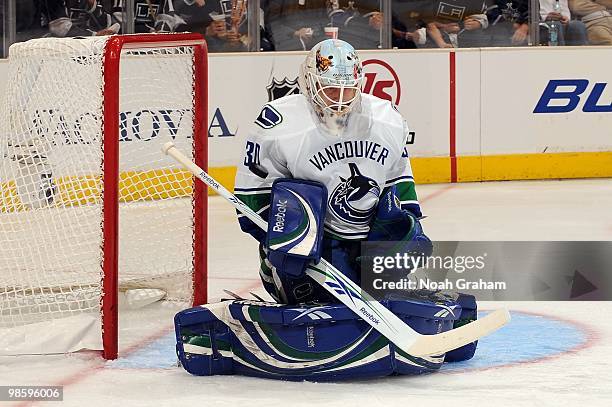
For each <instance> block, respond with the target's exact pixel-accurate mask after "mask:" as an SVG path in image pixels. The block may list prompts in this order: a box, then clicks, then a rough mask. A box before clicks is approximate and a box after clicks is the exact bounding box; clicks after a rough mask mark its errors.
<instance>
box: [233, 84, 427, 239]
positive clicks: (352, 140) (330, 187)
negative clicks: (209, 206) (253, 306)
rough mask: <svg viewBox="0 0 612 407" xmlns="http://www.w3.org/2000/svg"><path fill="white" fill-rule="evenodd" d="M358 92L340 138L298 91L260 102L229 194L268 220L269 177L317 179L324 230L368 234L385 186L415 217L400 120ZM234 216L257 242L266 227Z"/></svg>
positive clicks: (386, 107)
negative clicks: (322, 192)
mask: <svg viewBox="0 0 612 407" xmlns="http://www.w3.org/2000/svg"><path fill="white" fill-rule="evenodd" d="M361 98H362V100H361V106H360V107H359V108H358V109H355V110H354V111H352V112H351V113H350V117H349V120H348V122H347V123H346V126H345V128H344V131H343V132H342V133H341V135H340V136H335V135H331V134H330V133H328V132H326V131H325V129H324V128H323V127H322V125H321V124H320V122H319V120H318V118H317V116H316V115H315V112H314V111H313V109H312V108H311V107H310V105H309V102H308V100H307V99H306V98H305V97H304V96H303V95H301V94H296V95H289V96H286V97H283V98H281V99H278V100H275V101H273V102H270V103H268V104H266V105H265V106H264V107H263V109H262V111H261V112H260V114H259V116H258V117H257V119H256V120H255V126H254V127H255V131H253V132H251V133H250V134H249V135H248V137H247V141H246V148H245V151H244V155H243V158H242V161H241V162H240V164H239V166H238V173H237V175H236V183H235V190H234V192H235V194H236V196H237V197H238V198H239V199H240V200H242V201H243V202H244V203H246V204H247V205H248V206H249V207H250V208H251V209H252V210H254V211H255V212H258V213H259V214H260V215H261V216H262V217H263V218H264V219H267V215H268V208H269V205H270V190H271V187H272V183H273V182H274V180H275V179H277V178H295V179H305V180H311V181H318V182H321V183H323V184H324V185H325V186H326V188H327V191H328V203H327V214H326V217H325V233H326V235H331V236H333V237H334V238H336V239H340V240H345V239H350V240H356V239H365V238H366V237H367V234H368V231H369V224H370V220H371V219H372V217H373V215H374V213H375V211H376V205H377V204H378V198H379V196H381V195H382V194H383V193H384V192H385V188H388V187H390V186H392V185H397V187H396V188H397V194H398V197H399V199H400V201H401V204H402V208H403V209H407V210H409V211H411V212H412V213H413V214H414V215H415V216H417V217H421V210H420V207H419V204H418V201H417V196H416V191H415V185H414V179H413V176H412V169H411V167H410V161H409V158H408V150H407V148H406V142H407V136H408V127H407V125H406V123H405V121H404V120H403V118H402V116H401V115H400V114H399V113H398V111H397V110H396V109H395V107H394V106H393V105H392V104H391V103H390V102H389V101H386V100H383V99H379V98H377V97H375V96H371V95H368V94H362V95H361ZM239 221H240V225H241V228H242V229H243V230H244V231H245V232H247V233H250V234H252V235H253V236H254V237H255V238H256V239H258V240H259V241H262V239H263V237H264V236H265V232H263V231H261V230H259V228H258V227H257V226H255V225H254V224H253V223H252V222H250V221H249V220H248V219H247V218H246V217H244V216H242V215H239Z"/></svg>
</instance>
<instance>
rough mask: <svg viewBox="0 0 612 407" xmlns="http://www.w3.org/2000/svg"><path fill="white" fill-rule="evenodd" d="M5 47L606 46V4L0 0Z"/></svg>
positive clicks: (609, 8)
mask: <svg viewBox="0 0 612 407" xmlns="http://www.w3.org/2000/svg"><path fill="white" fill-rule="evenodd" d="M0 2H2V7H1V9H0V12H1V13H2V15H1V19H0V21H1V23H2V26H1V27H0V33H1V34H2V44H1V50H0V51H2V55H4V56H6V54H7V50H8V46H9V45H10V44H11V43H13V42H16V41H24V40H27V39H31V38H38V37H73V36H88V35H108V34H117V33H148V32H181V31H194V32H200V33H202V34H203V35H204V36H205V37H206V40H207V42H208V46H209V50H210V51H211V52H237V51H244V52H246V51H290V50H308V49H310V47H312V45H314V44H316V43H317V42H319V41H321V40H323V39H325V38H330V37H332V38H333V37H337V38H340V39H343V40H346V41H348V42H350V43H351V44H352V45H354V46H355V48H358V49H380V48H398V49H405V48H454V47H462V48H464V47H503V46H525V45H545V46H546V45H612V0H441V1H436V0H0Z"/></svg>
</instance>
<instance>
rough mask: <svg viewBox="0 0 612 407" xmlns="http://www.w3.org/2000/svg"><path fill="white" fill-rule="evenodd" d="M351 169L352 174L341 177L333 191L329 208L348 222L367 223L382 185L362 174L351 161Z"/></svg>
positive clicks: (354, 223)
mask: <svg viewBox="0 0 612 407" xmlns="http://www.w3.org/2000/svg"><path fill="white" fill-rule="evenodd" d="M349 169H350V170H351V175H350V176H349V177H348V178H346V179H345V178H343V177H340V181H341V182H340V184H339V185H338V186H337V187H336V188H335V189H334V191H333V192H332V194H331V198H330V200H329V209H330V210H331V211H332V212H333V213H334V214H335V215H336V216H338V217H339V218H341V219H343V220H344V221H346V222H347V223H350V224H353V225H367V224H368V223H369V222H370V218H371V217H372V214H373V213H374V210H375V209H376V203H377V202H378V195H379V194H380V187H379V186H378V184H377V183H376V181H374V180H373V179H372V178H368V177H366V176H364V175H362V174H361V173H360V172H359V168H358V167H357V165H356V164H355V163H349Z"/></svg>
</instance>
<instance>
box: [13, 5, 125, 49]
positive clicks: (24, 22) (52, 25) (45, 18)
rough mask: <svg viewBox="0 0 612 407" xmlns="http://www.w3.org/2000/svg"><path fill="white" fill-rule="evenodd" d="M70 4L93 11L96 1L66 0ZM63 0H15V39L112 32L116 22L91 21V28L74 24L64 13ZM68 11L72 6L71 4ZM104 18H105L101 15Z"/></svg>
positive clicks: (66, 8) (65, 8)
mask: <svg viewBox="0 0 612 407" xmlns="http://www.w3.org/2000/svg"><path fill="white" fill-rule="evenodd" d="M68 1H69V3H68V4H70V5H71V6H72V5H74V6H75V8H80V9H82V10H83V11H84V12H86V11H85V10H96V9H97V3H96V0H76V1H75V0H68ZM68 4H67V2H66V1H65V0H21V1H18V2H16V6H17V7H16V16H17V21H16V25H17V41H26V40H28V39H31V38H39V37H47V36H53V37H74V36H85V35H106V34H114V33H116V32H117V31H118V30H119V28H120V27H119V25H118V24H114V23H113V24H114V25H113V24H111V25H110V26H106V24H100V25H99V26H98V24H95V25H94V26H92V27H89V26H85V27H82V26H79V24H74V22H73V21H72V19H71V18H70V15H69V13H68V7H67V6H68ZM71 10H72V7H71ZM103 20H104V21H107V20H106V18H103Z"/></svg>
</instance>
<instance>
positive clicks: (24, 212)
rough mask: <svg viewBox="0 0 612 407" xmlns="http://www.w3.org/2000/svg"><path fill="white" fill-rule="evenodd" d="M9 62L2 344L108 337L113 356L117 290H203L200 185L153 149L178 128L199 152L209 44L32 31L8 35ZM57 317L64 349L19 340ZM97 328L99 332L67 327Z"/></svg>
mask: <svg viewBox="0 0 612 407" xmlns="http://www.w3.org/2000/svg"><path fill="white" fill-rule="evenodd" d="M9 69H10V79H9V85H8V89H7V90H6V93H5V96H4V101H3V104H2V111H1V126H2V131H1V133H0V331H3V332H4V333H5V335H4V338H5V339H0V354H3V353H4V354H15V353H50V352H51V353H56V352H65V351H74V350H79V348H89V347H93V348H99V347H100V346H103V348H104V356H105V357H107V358H115V357H116V355H117V308H118V294H117V293H118V291H121V292H126V291H128V292H129V291H130V290H142V289H151V290H149V291H139V292H141V293H145V294H146V293H149V294H150V295H151V296H153V297H155V298H157V297H162V296H163V298H164V299H165V300H169V301H176V302H182V303H184V304H185V305H186V306H188V305H189V304H192V303H202V302H204V301H205V299H206V253H205V248H206V241H205V240H206V190H205V189H204V188H203V187H202V186H201V185H199V184H195V185H194V183H193V179H192V177H191V176H190V174H188V173H187V172H186V171H183V170H181V169H180V168H179V167H178V166H177V165H176V164H174V163H173V162H172V161H171V159H169V158H168V157H166V156H164V155H163V154H162V153H161V151H160V149H161V146H162V145H163V144H164V143H165V142H167V141H173V142H174V143H175V144H176V145H177V146H178V147H179V148H181V149H182V150H183V151H185V152H189V153H190V154H191V158H192V159H194V160H195V161H196V162H199V165H200V166H202V167H205V166H206V127H205V123H206V119H205V117H206V110H207V106H206V95H205V89H206V83H205V81H206V48H205V45H204V43H203V40H202V39H201V37H200V36H199V35H197V34H158V35H155V34H151V35H131V36H113V37H91V38H78V39H53V38H48V39H39V40H32V41H28V42H25V43H20V44H15V45H13V46H12V47H11V48H10V68H9ZM135 292H136V291H135ZM145 296H146V295H145ZM100 316H102V318H101V322H92V321H100ZM79 321H81V322H83V321H84V322H83V323H84V324H85V325H87V326H88V327H89V328H82V327H79V326H77V325H79V324H80V323H81V322H79ZM62 322H63V323H62ZM91 327H93V328H91ZM57 329H61V330H64V333H63V334H62V335H64V338H70V339H66V341H65V342H66V349H62V348H61V346H60V344H57V343H54V344H53V345H50V344H49V341H47V343H46V344H44V343H43V344H33V342H31V343H24V344H20V342H24V341H25V342H30V341H29V340H27V339H24V338H31V337H33V336H36V335H40V334H41V332H43V331H45V332H47V331H49V330H57ZM92 329H93V330H94V331H96V333H94V336H95V335H97V338H102V339H101V340H102V342H100V340H97V341H96V339H95V338H94V339H93V340H90V339H87V340H80V339H75V338H71V337H70V332H69V331H70V330H73V331H74V332H75V335H80V334H79V332H82V331H84V330H87V331H91V330H92ZM11 330H13V331H14V332H16V333H14V334H13V335H10V334H9V333H10V332H11ZM66 330H68V331H66ZM31 331H34V332H38V334H32V333H31ZM24 332H30V333H29V334H28V333H24ZM102 333H103V335H102ZM90 334H91V332H90ZM53 342H57V341H53ZM102 343H103V345H102ZM21 345H24V346H23V347H22V346H21ZM40 348H44V349H40Z"/></svg>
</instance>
